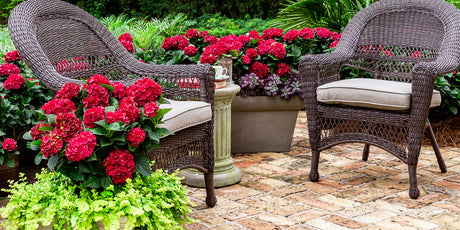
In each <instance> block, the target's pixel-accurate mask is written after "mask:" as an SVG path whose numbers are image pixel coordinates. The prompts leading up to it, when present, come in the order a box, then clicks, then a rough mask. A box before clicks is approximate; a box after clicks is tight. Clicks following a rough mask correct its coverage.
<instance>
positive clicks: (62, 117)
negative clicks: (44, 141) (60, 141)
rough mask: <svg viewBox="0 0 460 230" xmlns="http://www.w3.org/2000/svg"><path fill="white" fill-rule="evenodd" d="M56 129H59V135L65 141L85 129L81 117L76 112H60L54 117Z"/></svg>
mask: <svg viewBox="0 0 460 230" xmlns="http://www.w3.org/2000/svg"><path fill="white" fill-rule="evenodd" d="M54 121H55V124H54V130H59V131H60V132H59V135H60V136H61V137H63V138H64V140H65V141H68V140H70V139H71V138H73V137H74V136H75V135H77V133H78V132H80V131H82V130H83V125H82V122H81V120H80V119H78V117H77V116H75V114H74V113H60V114H58V115H56V118H55V119H54Z"/></svg>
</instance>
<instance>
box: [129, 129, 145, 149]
mask: <svg viewBox="0 0 460 230" xmlns="http://www.w3.org/2000/svg"><path fill="white" fill-rule="evenodd" d="M127 140H128V141H129V142H131V145H132V146H133V147H137V146H139V144H140V143H142V142H143V141H144V140H145V131H144V130H142V129H141V128H139V127H136V128H134V129H132V130H131V131H130V132H129V133H128V138H127Z"/></svg>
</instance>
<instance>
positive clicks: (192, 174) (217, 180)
mask: <svg viewBox="0 0 460 230" xmlns="http://www.w3.org/2000/svg"><path fill="white" fill-rule="evenodd" d="M178 176H179V177H185V179H184V180H183V181H184V183H185V184H186V185H189V186H192V187H199V188H204V187H205V185H204V176H203V173H201V172H200V171H198V170H196V169H184V170H182V171H180V172H179V173H178ZM240 181H241V172H240V169H239V168H238V167H236V166H235V165H233V164H232V166H231V167H230V168H229V169H228V170H225V171H221V172H218V173H216V172H214V187H216V188H220V187H225V186H229V185H232V184H236V183H238V182H240Z"/></svg>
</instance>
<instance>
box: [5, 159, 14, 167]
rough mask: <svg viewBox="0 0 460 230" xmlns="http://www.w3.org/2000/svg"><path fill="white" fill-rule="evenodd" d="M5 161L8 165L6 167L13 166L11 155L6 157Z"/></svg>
mask: <svg viewBox="0 0 460 230" xmlns="http://www.w3.org/2000/svg"><path fill="white" fill-rule="evenodd" d="M5 163H6V165H8V167H11V168H12V167H14V160H13V158H11V157H10V158H7V160H6V162H5Z"/></svg>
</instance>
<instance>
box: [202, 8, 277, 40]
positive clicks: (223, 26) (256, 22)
mask: <svg viewBox="0 0 460 230" xmlns="http://www.w3.org/2000/svg"><path fill="white" fill-rule="evenodd" d="M194 27H195V28H196V29H198V30H199V31H203V30H206V31H208V32H209V34H211V35H212V36H217V37H223V36H226V35H229V34H235V35H237V36H238V35H241V34H246V33H248V32H249V31H251V30H255V31H257V32H263V31H264V30H265V29H268V28H270V20H263V19H261V18H249V15H247V18H245V19H231V18H228V17H227V16H221V14H213V15H211V14H206V15H203V16H201V17H199V18H197V19H196V25H194Z"/></svg>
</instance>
